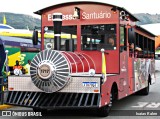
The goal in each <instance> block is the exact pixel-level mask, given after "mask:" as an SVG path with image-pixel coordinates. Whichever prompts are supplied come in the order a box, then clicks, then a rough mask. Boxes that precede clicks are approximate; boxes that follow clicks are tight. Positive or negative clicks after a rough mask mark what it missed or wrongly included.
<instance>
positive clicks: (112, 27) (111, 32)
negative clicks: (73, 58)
mask: <svg viewBox="0 0 160 119" xmlns="http://www.w3.org/2000/svg"><path fill="white" fill-rule="evenodd" d="M81 33H82V35H81V44H82V50H100V49H102V48H104V49H105V50H116V24H102V25H82V27H81Z"/></svg>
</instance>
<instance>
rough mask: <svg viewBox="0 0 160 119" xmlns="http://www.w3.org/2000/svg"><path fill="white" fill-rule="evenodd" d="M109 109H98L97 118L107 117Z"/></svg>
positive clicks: (108, 107)
mask: <svg viewBox="0 0 160 119" xmlns="http://www.w3.org/2000/svg"><path fill="white" fill-rule="evenodd" d="M110 109H111V107H110V106H109V105H106V106H104V107H101V108H99V109H98V116H99V117H106V116H108V115H109V112H110Z"/></svg>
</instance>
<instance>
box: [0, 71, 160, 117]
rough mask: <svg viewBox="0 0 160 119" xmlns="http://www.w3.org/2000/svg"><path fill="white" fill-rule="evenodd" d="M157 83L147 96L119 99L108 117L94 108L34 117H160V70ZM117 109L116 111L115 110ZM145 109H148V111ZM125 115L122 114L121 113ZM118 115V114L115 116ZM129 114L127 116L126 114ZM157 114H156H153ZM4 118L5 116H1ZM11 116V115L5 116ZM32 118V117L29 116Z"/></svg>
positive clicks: (151, 87)
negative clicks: (159, 114) (97, 112)
mask: <svg viewBox="0 0 160 119" xmlns="http://www.w3.org/2000/svg"><path fill="white" fill-rule="evenodd" d="M156 78H157V81H156V84H154V85H151V86H150V93H149V95H147V96H141V95H131V96H129V97H126V98H124V99H121V100H119V101H117V102H116V103H115V104H114V105H113V107H112V111H111V112H110V114H111V115H112V116H108V117H97V116H96V114H95V111H94V110H58V111H53V112H50V113H52V114H53V116H52V117H34V119H35V118H37V119H46V118H53V119H101V118H103V119H135V118H136V119H160V116H159V117H158V116H156V113H157V112H156V111H155V110H159V111H158V113H160V80H159V79H160V72H156ZM8 110H32V109H30V108H23V107H14V108H11V109H8ZM115 110H116V111H115ZM129 110H130V111H129ZM134 110H135V111H134ZM143 110H147V112H148V113H147V112H146V113H144V112H143ZM123 114H124V115H125V116H120V115H123ZM131 114H133V115H134V114H137V116H135V115H134V116H130V115H131ZM143 114H150V115H152V116H142V115H143ZM113 115H114V116H113ZM115 115H116V116H115ZM126 115H127V116H126ZM138 115H141V116H138ZM153 115H155V116H153ZM0 118H3V119H4V117H0ZM5 118H11V117H5ZM24 118H26V117H14V118H13V117H12V119H24ZM28 118H30V119H31V117H28Z"/></svg>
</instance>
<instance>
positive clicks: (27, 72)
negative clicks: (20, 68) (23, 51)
mask: <svg viewBox="0 0 160 119" xmlns="http://www.w3.org/2000/svg"><path fill="white" fill-rule="evenodd" d="M30 65H31V60H28V64H26V65H25V70H26V74H27V75H30Z"/></svg>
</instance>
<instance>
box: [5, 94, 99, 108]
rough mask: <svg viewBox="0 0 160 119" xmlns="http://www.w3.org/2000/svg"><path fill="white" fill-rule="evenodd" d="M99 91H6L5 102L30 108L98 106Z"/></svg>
mask: <svg viewBox="0 0 160 119" xmlns="http://www.w3.org/2000/svg"><path fill="white" fill-rule="evenodd" d="M100 97H101V95H100V93H61V92H56V93H44V92H24V91H23V92H22V91H8V92H7V93H6V100H5V104H10V105H17V106H23V107H31V108H41V109H56V108H98V107H99V104H100Z"/></svg>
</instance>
